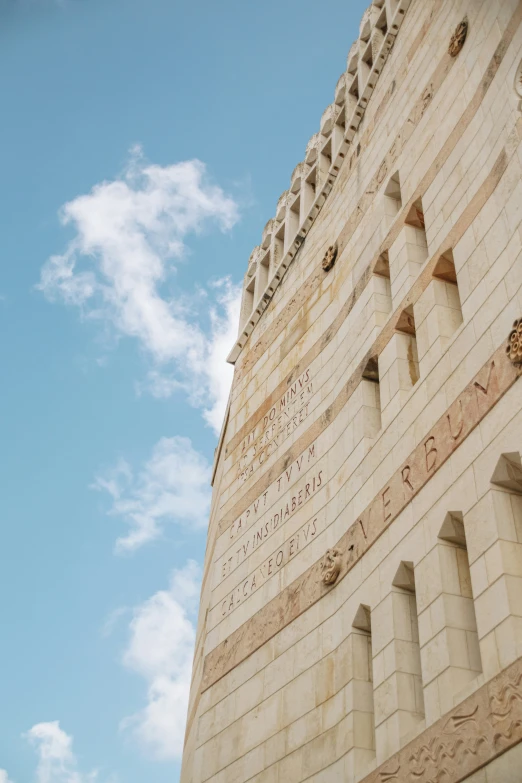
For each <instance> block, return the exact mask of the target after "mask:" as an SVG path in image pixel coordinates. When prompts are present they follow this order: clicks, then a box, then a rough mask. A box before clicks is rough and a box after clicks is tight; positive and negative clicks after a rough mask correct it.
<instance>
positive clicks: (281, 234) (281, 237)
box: [272, 222, 285, 272]
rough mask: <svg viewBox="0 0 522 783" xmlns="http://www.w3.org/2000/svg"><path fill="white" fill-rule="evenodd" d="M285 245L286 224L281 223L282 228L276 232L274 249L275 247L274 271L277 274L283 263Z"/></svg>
mask: <svg viewBox="0 0 522 783" xmlns="http://www.w3.org/2000/svg"><path fill="white" fill-rule="evenodd" d="M284 244H285V223H284V222H283V223H281V225H280V227H279V228H278V230H277V231H276V235H275V237H274V247H273V264H272V266H273V271H274V272H275V271H276V269H277V267H278V266H279V264H280V263H281V261H282V260H283V253H284Z"/></svg>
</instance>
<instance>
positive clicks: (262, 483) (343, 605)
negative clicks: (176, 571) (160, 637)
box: [182, 0, 522, 783]
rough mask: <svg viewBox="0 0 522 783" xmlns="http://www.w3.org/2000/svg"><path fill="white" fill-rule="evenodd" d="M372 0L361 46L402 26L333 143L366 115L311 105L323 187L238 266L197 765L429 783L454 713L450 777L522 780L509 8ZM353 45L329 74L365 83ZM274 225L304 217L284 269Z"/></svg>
mask: <svg viewBox="0 0 522 783" xmlns="http://www.w3.org/2000/svg"><path fill="white" fill-rule="evenodd" d="M408 6H409V7H408ZM372 8H373V11H372V12H371V14H370V15H369V16H368V17H366V16H365V18H364V19H363V24H362V27H361V41H362V44H360V47H361V48H360V51H361V52H362V51H364V53H365V54H364V56H365V57H366V52H367V51H368V49H367V46H373V49H372V51H373V52H374V53H376V52H378V51H379V49H378V45H379V44H380V41H381V39H380V38H379V35H380V34H381V33H382V34H383V35H385V34H386V31H384V32H383V30H384V28H379V27H376V26H375V25H377V23H378V24H381V21H382V18H383V16H382V14H383V12H384V11H386V12H387V14H388V17H387V18H388V20H392V19H394V18H395V17H394V14H395V15H397V14H398V13H399V12H400V13H401V26H400V30H398V33H397V38H396V41H395V44H394V46H393V48H392V49H391V51H390V53H389V56H388V58H387V61H386V62H385V64H384V65H383V67H382V72H381V73H380V76H379V79H378V81H377V82H376V84H375V85H373V87H372V90H373V92H372V94H371V97H370V98H369V100H368V103H367V106H366V108H365V113H364V117H363V119H362V121H361V124H360V126H359V127H358V130H357V131H356V132H352V133H350V132H349V128H348V127H345V137H344V141H343V140H342V138H341V136H339V133H340V131H339V128H338V126H337V125H335V122H334V120H335V118H336V117H337V116H338V110H339V107H340V106H341V104H342V100H344V102H345V104H344V105H345V116H348V106H350V111H351V110H354V111H355V110H356V106H357V101H355V98H354V101H355V102H354V101H352V102H350V101H351V100H352V99H351V98H350V93H348V92H347V93H346V94H344V99H343V98H342V97H339V95H340V93H339V87H338V90H337V92H336V101H337V104H336V105H337V107H338V108H337V109H330V110H329V112H327V113H326V115H324V116H323V120H322V130H323V131H324V134H323V136H324V139H325V140H326V141H324V143H325V144H326V145H328V144H330V145H331V147H329V149H330V148H331V153H332V164H331V165H332V183H331V185H330V184H329V183H328V179H327V177H328V176H329V175H328V170H327V169H325V168H324V165H325V164H324V160H326V159H325V158H324V156H323V159H321V160H319V161H318V164H319V163H321V166H322V167H323V168H322V169H320V166H319V165H317V169H318V171H319V174H318V177H319V179H318V180H317V182H316V191H315V195H316V203H318V201H319V200H320V198H319V197H320V178H321V177H322V182H323V185H324V187H325V188H326V190H325V193H326V191H327V190H328V188H330V190H329V192H328V194H327V196H326V199H325V200H324V203H323V204H322V205H321V208H320V209H319V210H317V212H316V214H315V213H313V215H314V219H313V222H311V223H310V224H307V223H306V220H307V213H306V209H308V208H311V204H312V200H311V197H310V191H309V190H308V191H306V192H305V184H304V182H305V178H306V176H311V174H310V172H312V174H313V166H310V165H309V164H303V166H301V167H298V168H297V169H296V171H294V174H293V176H292V185H291V189H290V195H286V196H285V197H284V198H283V199H282V200H281V199H280V203H279V205H278V211H277V215H276V217H279V219H280V221H281V222H280V223H275V224H271V226H270V227H268V229H267V230H265V236H264V239H263V241H262V245H263V246H262V248H261V249H260V250H258V251H256V252H255V253H254V254H253V257H252V258H251V261H250V264H249V274H248V275H247V280H246V284H245V289H246V291H247V293H246V294H245V300H244V307H243V316H242V318H243V320H245V319H247V318H250V316H249V313H250V310H251V309H252V308H254V313H255V308H256V307H258V300H259V301H262V302H263V304H262V307H261V306H260V313H261V314H260V315H259V314H258V315H257V316H255V317H253V319H252V323H251V324H250V326H249V327H248V329H247V331H248V335H247V336H246V337H242V336H241V335H243V332H241V334H240V343H241V340H244V341H245V342H244V344H242V345H238V348H237V349H236V351H235V353H234V352H233V358H234V359H235V360H236V370H235V376H234V383H233V388H232V392H231V398H230V406H229V412H228V414H227V420H226V424H225V429H224V433H223V435H222V439H221V441H220V445H219V448H218V456H217V462H216V466H215V475H214V495H213V505H212V511H211V516H210V524H209V533H208V545H207V552H206V560H205V572H204V580H203V587H202V596H201V611H200V618H199V626H198V636H197V645H196V655H195V663H194V674H193V685H192V691H191V699H190V706H189V718H188V725H187V738H186V747H185V754H184V760H183V771H182V780H183V781H186V782H187V783H188V781H191V782H193V783H203V782H204V781H213V782H215V783H225V781H226V783H246V781H256V782H257V783H261V781H281V783H283V781H284V783H293V782H294V781H295V783H298V782H300V781H305V780H306V781H312V780H313V781H317V783H319V782H320V781H321V782H322V781H328V783H332V782H333V781H337V780H339V781H358V780H362V779H364V778H366V777H368V776H370V777H369V778H368V780H371V781H372V783H373V781H374V780H375V781H377V780H379V781H392V780H406V779H408V778H407V777H405V775H406V774H407V772H408V769H409V767H408V765H411V764H412V763H415V764H417V763H418V764H420V766H422V764H424V767H423V769H422V770H421V771H419V770H420V767H416V768H415V769H416V771H417V772H418V776H417V777H416V778H415V779H417V780H419V781H421V783H427V781H428V780H432V778H431V777H430V768H429V762H426V761H425V759H424V755H426V754H429V753H431V754H433V753H436V752H437V751H436V749H435V750H434V748H435V746H434V745H433V744H432V745H430V743H433V742H435V740H437V741H438V738H439V737H440V736H442V737H443V738H444V737H445V736H446V734H448V735H449V736H451V737H453V736H454V735H458V734H459V732H460V731H462V732H463V734H462V737H463V740H462V742H460V741H459V743H457V745H456V746H455V748H454V752H453V756H454V757H455V761H454V762H452V764H453V765H451V764H450V767H451V768H448V773H447V774H448V777H447V779H448V780H455V781H457V780H463V779H466V780H470V781H473V783H486V781H487V783H489V782H490V781H495V783H496V781H497V780H498V781H500V780H502V781H511V780H513V781H515V780H519V779H522V778H520V777H519V778H516V777H513V774H515V773H513V772H512V768H513V765H515V766H517V765H518V767H519V768H520V767H521V765H520V760H521V758H520V747H521V746H520V745H517V742H518V741H519V740H520V739H522V714H519V712H517V710H520V707H519V706H518V705H519V704H521V705H522V674H521V675H520V677H519V675H518V671H519V670H518V669H517V668H516V667H517V666H518V664H517V661H518V659H519V658H520V657H521V656H522V469H521V467H520V453H521V452H522V410H521V408H522V404H521V403H522V395H521V386H520V381H519V380H517V379H518V376H519V375H520V374H521V372H522V370H521V369H519V368H517V367H515V366H514V365H513V364H512V363H511V361H510V360H509V358H508V357H507V355H506V353H505V347H504V346H505V343H506V339H507V337H508V334H509V332H510V329H511V326H512V323H513V321H514V320H515V319H516V318H519V317H520V316H522V289H521V285H522V223H521V221H522V176H521V175H522V113H521V111H520V107H519V100H520V99H519V97H518V96H517V94H516V91H515V89H514V81H515V74H516V72H517V69H518V67H519V64H520V60H521V58H522V4H521V3H519V2H518V0H457V1H456V2H453V1H452V2H449V0H412V2H411V4H408V3H404V4H399V3H398V2H396V0H385V2H381V0H378V2H375V3H374V4H373V6H372ZM403 10H404V13H402V11H403ZM465 16H467V19H468V22H469V30H468V35H467V39H466V41H465V44H464V47H463V49H462V51H461V52H460V53H459V54H458V55H457V56H456V57H452V56H451V55H450V54H449V53H448V45H449V42H450V38H451V36H452V34H453V33H454V31H455V29H456V28H457V26H458V24H459V23H460V22H461V21H462V19H463V18H464V17H465ZM372 25H374V26H373V27H372ZM372 30H373V32H372ZM365 37H366V38H367V41H364V40H363V39H364V38H365ZM353 52H354V50H353V49H352V50H351V55H350V57H349V61H348V71H347V75H346V74H345V75H344V76H343V79H342V80H341V83H342V84H350V85H353V80H354V78H355V76H357V79H358V80H359V81H358V84H359V87H361V88H364V83H363V82H362V81H361V80H362V78H363V76H364V74H365V72H363V76H361V69H362V67H363V66H362V65H359V66H358V67H359V70H357V69H356V70H355V71H354V66H353V62H354V60H353V57H354V54H353ZM350 69H351V70H350ZM364 78H366V77H364ZM369 78H371V77H369ZM359 92H360V93H361V94H363V92H364V89H362V90H359ZM360 97H361V96H359V99H360ZM354 106H355V109H354ZM332 117H333V118H334V120H332ZM328 134H331V135H328ZM336 134H337V135H336ZM328 139H330V141H328ZM321 143H323V142H321ZM343 144H344V146H342V145H343ZM336 149H337V150H340V151H341V152H342V150H345V152H343V153H342V154H343V155H344V158H343V159H342V164H340V165H339V167H338V171H336V172H333V168H334V166H335V165H337V164H336V160H338V158H336V157H335V154H334V152H335V150H336ZM314 154H315V153H314ZM306 166H308V168H306ZM321 171H322V173H321ZM397 173H398V177H396V176H395V175H396V174H397ZM314 176H315V175H314ZM397 183H399V184H397ZM310 187H311V186H310ZM299 194H300V195H299ZM398 196H400V199H398ZM296 197H299V198H300V199H301V200H302V201H301V203H300V204H299V212H298V213H296V212H295V206H294V214H293V215H290V214H289V210H290V211H292V204H294V202H293V199H295V198H296ZM303 204H305V207H304V206H303ZM297 214H299V218H297V217H296V215H297ZM299 221H301V227H299ZM274 226H275V227H274ZM280 226H286V230H287V232H288V231H289V230H290V229H291V231H292V236H291V239H292V240H293V235H294V234H295V233H296V232H297V235H298V234H299V231H301V232H303V233H306V238H305V240H304V242H303V243H302V244H301V246H300V247H299V250H298V251H297V252H296V253H294V256H293V258H292V259H289V256H288V254H289V253H292V252H293V251H292V247H293V246H292V244H291V241H290V240H289V236H290V235H289V234H288V233H287V234H286V236H285V239H284V241H283V240H282V241H283V245H282V248H281V246H280V245H279V244H277V242H276V240H278V237H277V236H276V234H277V232H278V231H279V232H281V228H280ZM305 229H306V232H305ZM334 244H336V245H337V248H338V253H337V258H336V261H335V265H334V266H333V268H332V269H331V270H330V271H324V269H323V268H322V260H323V258H324V256H325V252H326V250H327V248H328V247H330V246H332V245H334ZM265 245H266V247H265ZM286 251H288V254H287V255H286V256H283V253H285V252H286ZM281 262H282V265H285V264H287V268H286V270H285V271H284V273H283V272H282V266H280V267H278V264H281ZM278 269H279V270H280V272H278ZM278 275H279V279H278ZM267 287H268V288H267ZM270 287H272V290H271V291H270ZM249 289H251V290H249ZM265 289H266V290H267V291H269V294H267V296H266V298H265V299H264V300H263V292H264V291H265ZM247 294H248V296H247ZM243 327H244V324H242V329H243ZM377 379H378V382H377ZM502 455H507V456H506V457H503V456H502ZM328 549H330V550H332V549H333V550H336V553H334V562H335V563H336V564H338V567H339V574H338V576H337V579H336V580H335V581H334V582H333V583H332V584H325V582H324V581H323V580H322V574H323V573H324V571H322V569H321V561H322V559H323V557H324V555H325V552H326V551H327V550H328ZM337 561H338V562H337ZM513 667H515V668H513ZM506 672H507V674H506ZM508 675H509V676H508ZM503 676H505V677H507V678H508V679H507V680H505V682H504V680H502V681H500V680H499V681H498V682H500V683H501V684H500V685H498V684H497V685H495V683H497V680H495V679H494V678H498V677H503ZM509 678H511V679H509ZM492 683H493V684H492ZM506 683H507V684H506ZM495 688H496V689H497V690H495ZM505 688H508V690H509V693H510V694H511V695H512V698H511V697H510V699H509V700H508V702H507V706H506V710H507V712H506V713H505V715H504V713H502V717H499V716H500V714H501V712H499V709H497V707H495V704H496V702H495V699H497V700H498V699H501V696H499V695H498V694H499V693H502V694H503V693H504V690H503V689H505ZM497 692H498V693H497ZM502 698H503V697H502ZM488 699H489V701H488ZM468 704H469V705H470V707H469V710H470V712H473V710H475V709H476V712H473V714H472V715H471V717H470V715H468V713H466V712H465V711H463V710H464V706H463V705H468ZM508 719H509V720H508ZM451 721H453V723H451ZM506 721H508V723H507V724H506V726H505V725H504V724H505V722H506ZM448 722H450V723H448ZM497 723H498V724H499V726H500V729H499V730H498V731H496V729H495V726H496V725H497ZM500 724H501V725H500ZM448 726H451V731H449V729H448V728H447V727H448ZM506 727H507V728H506ZM499 732H500V733H499ZM481 737H483V738H484V739H483V740H480V738H481ZM499 737H500V739H499ZM478 740H480V741H479V742H478V745H476V743H477V741H478ZM448 741H449V740H448ZM408 743H411V744H408ZM416 743H417V744H416ZM475 745H476V747H475ZM410 748H413V750H412V751H411V752H410V750H408V749H410ZM423 748H424V750H422V749H423ZM426 748H427V749H428V750H426ZM466 748H467V749H468V750H469V749H470V748H474V750H473V752H468V750H466ZM463 749H464V750H463ZM412 754H413V755H412ZM415 754H420V755H418V759H417V761H415V762H412V761H410V760H409V758H410V756H412V757H413V756H415ZM423 754H424V755H423ZM459 754H461V755H462V758H463V760H462V761H461V762H459ZM415 758H417V756H415ZM422 759H424V761H422ZM517 759H518V761H517ZM444 763H446V762H444ZM448 763H449V762H448ZM396 764H398V765H399V767H400V769H401V770H402V771H401V772H400V773H399V772H396V771H394V770H395V765H396ZM474 764H475V766H473V765H474ZM484 764H486V765H488V764H489V766H486V767H485V768H484V769H481V770H480V771H478V770H479V767H481V766H484ZM466 765H468V766H466ZM475 770H477V771H476V772H475ZM409 771H410V772H411V769H409ZM470 773H471V777H470V776H469V774H470ZM408 774H409V772H408ZM464 774H465V775H467V777H466V778H463V777H462V775H464ZM510 775H511V777H510Z"/></svg>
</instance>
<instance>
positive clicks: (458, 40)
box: [448, 18, 469, 57]
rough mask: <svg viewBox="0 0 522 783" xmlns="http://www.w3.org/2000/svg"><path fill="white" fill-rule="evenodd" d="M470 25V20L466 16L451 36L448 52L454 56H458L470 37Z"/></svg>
mask: <svg viewBox="0 0 522 783" xmlns="http://www.w3.org/2000/svg"><path fill="white" fill-rule="evenodd" d="M468 27H469V23H468V20H467V18H464V19H463V20H462V22H461V23H460V24H459V26H458V27H457V29H456V30H455V32H454V33H453V35H452V36H451V40H450V44H449V48H448V53H449V54H450V55H451V56H452V57H456V56H457V55H458V54H459V53H460V52H461V51H462V47H463V46H464V44H465V43H466V38H467V37H468Z"/></svg>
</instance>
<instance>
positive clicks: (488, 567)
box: [464, 458, 522, 680]
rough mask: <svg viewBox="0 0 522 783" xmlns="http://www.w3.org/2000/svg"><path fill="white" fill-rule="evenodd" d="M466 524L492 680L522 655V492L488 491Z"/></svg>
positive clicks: (484, 663) (481, 631)
mask: <svg viewBox="0 0 522 783" xmlns="http://www.w3.org/2000/svg"><path fill="white" fill-rule="evenodd" d="M519 459H520V458H519ZM520 486H521V491H522V484H521V485H520ZM464 525H465V528H466V538H467V541H468V552H469V562H470V568H471V582H472V587H473V595H474V596H475V613H476V617H477V630H478V637H479V643H480V653H481V657H482V666H483V669H484V677H485V679H487V680H489V679H490V678H491V677H493V676H494V675H496V674H498V672H500V671H501V670H502V669H503V668H505V667H506V666H508V665H509V664H510V663H512V662H513V661H515V660H516V659H517V658H519V657H520V656H521V655H522V494H521V492H520V491H519V492H516V493H515V492H510V491H502V490H500V489H497V488H491V489H488V490H487V491H486V493H485V494H484V495H483V496H482V497H481V499H480V500H479V501H478V503H476V504H475V505H474V506H473V508H471V509H470V511H469V512H468V513H467V514H466V515H465V516H464Z"/></svg>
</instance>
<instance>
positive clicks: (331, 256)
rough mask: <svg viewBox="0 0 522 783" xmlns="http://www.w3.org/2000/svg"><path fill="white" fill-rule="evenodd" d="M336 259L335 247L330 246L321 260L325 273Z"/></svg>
mask: <svg viewBox="0 0 522 783" xmlns="http://www.w3.org/2000/svg"><path fill="white" fill-rule="evenodd" d="M336 258H337V245H336V244H334V245H330V247H329V248H328V250H327V251H326V253H325V254H324V258H323V269H324V271H325V272H329V271H330V269H331V268H332V267H333V265H334V264H335V259H336Z"/></svg>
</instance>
